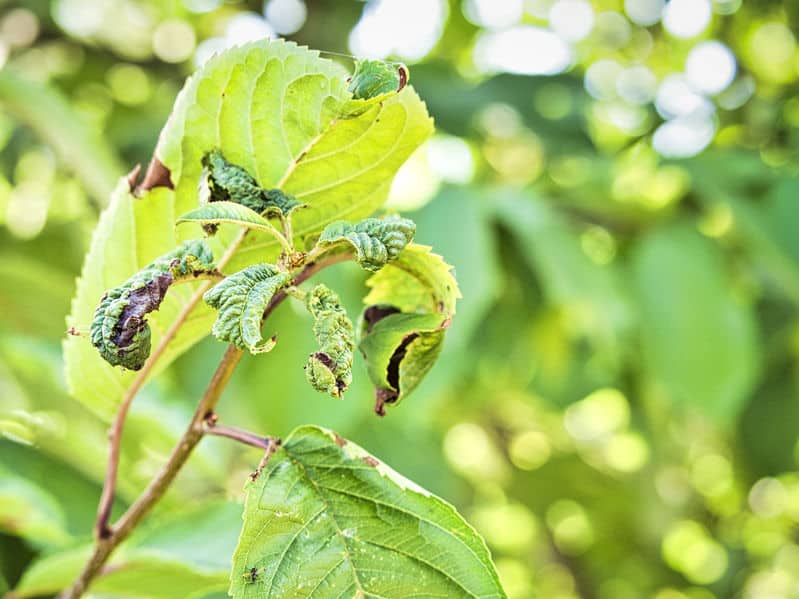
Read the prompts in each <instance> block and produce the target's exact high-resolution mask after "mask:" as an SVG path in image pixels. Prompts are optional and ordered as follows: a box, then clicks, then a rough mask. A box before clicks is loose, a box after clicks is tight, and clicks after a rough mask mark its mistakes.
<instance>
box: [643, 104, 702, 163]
mask: <svg viewBox="0 0 799 599" xmlns="http://www.w3.org/2000/svg"><path fill="white" fill-rule="evenodd" d="M715 134H716V123H715V120H714V119H713V117H712V116H711V115H703V114H694V115H688V116H681V117H677V118H676V119H673V120H671V121H666V122H665V123H663V124H662V125H660V127H658V128H657V130H656V131H655V134H654V136H653V137H652V145H653V147H654V148H655V150H656V151H657V152H658V153H659V154H660V155H661V156H665V157H666V158H689V157H691V156H695V155H697V154H698V153H699V152H701V151H702V150H704V149H705V148H706V147H707V146H708V145H709V144H710V142H711V141H713V136H714V135H715Z"/></svg>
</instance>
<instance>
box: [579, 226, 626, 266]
mask: <svg viewBox="0 0 799 599" xmlns="http://www.w3.org/2000/svg"><path fill="white" fill-rule="evenodd" d="M580 246H581V247H582V248H583V252H585V255H586V256H588V257H589V258H591V260H592V261H593V262H594V263H595V264H600V265H604V264H610V263H611V262H612V261H613V258H615V257H616V251H617V246H616V240H615V239H614V238H613V235H611V234H610V233H609V232H608V230H607V229H605V228H603V227H598V226H592V227H589V228H587V229H586V230H585V231H583V233H582V234H581V235H580Z"/></svg>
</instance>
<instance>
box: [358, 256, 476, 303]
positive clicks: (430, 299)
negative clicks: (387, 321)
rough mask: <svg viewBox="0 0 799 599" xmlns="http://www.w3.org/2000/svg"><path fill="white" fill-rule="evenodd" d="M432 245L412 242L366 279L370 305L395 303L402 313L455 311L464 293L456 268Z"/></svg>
mask: <svg viewBox="0 0 799 599" xmlns="http://www.w3.org/2000/svg"><path fill="white" fill-rule="evenodd" d="M431 249H432V248H430V247H429V246H426V245H418V244H415V243H412V244H410V245H408V247H406V248H405V249H404V250H403V251H402V252H401V253H400V255H399V256H398V257H397V259H396V260H394V261H393V262H391V263H390V264H389V265H388V266H387V267H386V268H384V269H382V270H381V271H380V272H378V273H376V274H374V275H372V277H371V278H370V279H369V280H368V281H367V282H366V284H367V285H368V286H369V287H371V291H370V292H369V294H368V295H367V296H366V297H365V298H364V302H365V303H367V304H391V305H393V306H396V307H397V308H399V309H400V311H402V312H428V313H439V314H448V315H450V316H452V315H454V314H455V302H456V301H457V299H458V298H459V297H460V296H461V294H460V290H459V289H458V283H457V281H456V280H455V277H454V276H453V274H452V267H451V266H450V265H449V264H447V263H446V262H444V259H443V258H442V257H441V256H439V255H438V254H433V253H431V251H430V250H431Z"/></svg>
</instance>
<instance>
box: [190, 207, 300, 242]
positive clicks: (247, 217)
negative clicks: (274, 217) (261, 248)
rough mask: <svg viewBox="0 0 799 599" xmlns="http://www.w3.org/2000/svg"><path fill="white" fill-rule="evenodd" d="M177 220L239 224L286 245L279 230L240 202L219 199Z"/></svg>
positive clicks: (207, 223)
mask: <svg viewBox="0 0 799 599" xmlns="http://www.w3.org/2000/svg"><path fill="white" fill-rule="evenodd" d="M177 222H178V223H189V222H195V223H200V224H202V225H209V224H210V225H218V224H222V223H229V224H233V225H239V226H241V227H246V228H248V229H257V230H259V231H265V232H267V233H269V234H270V235H272V236H273V237H275V238H276V239H278V240H279V241H280V242H281V244H282V245H284V246H286V245H287V242H286V240H285V239H284V238H283V236H282V235H281V234H280V232H279V231H278V230H277V229H276V228H275V227H273V226H272V224H271V223H270V222H269V221H268V220H266V219H265V218H264V217H263V216H261V215H260V214H258V213H257V212H255V211H254V210H252V209H250V208H247V207H246V206H243V205H242V204H235V203H233V202H221V201H220V202H212V203H210V204H205V205H203V206H200V207H199V208H195V209H194V210H191V211H190V212H187V213H186V214H184V215H182V216H180V217H178V220H177Z"/></svg>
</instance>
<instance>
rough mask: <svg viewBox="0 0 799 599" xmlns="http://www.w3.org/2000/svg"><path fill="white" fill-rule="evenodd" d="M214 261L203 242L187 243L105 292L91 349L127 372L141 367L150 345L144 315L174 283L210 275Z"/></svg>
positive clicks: (95, 318) (92, 334)
mask: <svg viewBox="0 0 799 599" xmlns="http://www.w3.org/2000/svg"><path fill="white" fill-rule="evenodd" d="M213 260H214V257H213V255H212V254H211V250H210V249H209V248H208V246H207V245H206V244H205V242H204V241H187V242H185V243H184V244H182V245H181V246H180V247H178V248H177V249H175V250H173V251H171V252H169V253H167V254H164V255H163V256H159V257H158V258H157V259H156V260H155V261H153V262H152V263H151V264H149V265H147V266H146V267H145V268H143V269H142V270H140V271H139V272H137V273H136V274H135V275H133V276H132V277H131V278H129V279H128V280H127V281H125V282H124V283H122V285H119V286H118V287H114V288H113V289H110V290H109V291H107V292H106V294H105V295H104V296H103V299H102V300H101V301H100V305H99V306H98V307H97V310H95V312H94V319H93V320H92V325H91V340H92V345H94V347H96V348H97V350H98V351H99V352H100V355H101V356H102V358H103V359H104V360H105V361H106V362H108V363H109V364H111V365H112V366H123V367H125V368H128V369H130V370H139V369H140V368H141V367H142V366H144V362H145V360H146V359H147V357H148V356H149V355H150V343H151V339H150V337H151V333H150V325H149V324H147V319H146V318H147V315H148V314H149V313H150V312H153V311H155V310H158V308H159V306H160V305H161V302H162V301H163V300H164V297H165V296H166V292H167V291H168V290H169V287H170V286H171V285H172V284H173V283H175V282H177V281H178V280H181V279H184V280H192V279H196V278H197V277H199V276H200V275H201V274H205V273H208V272H211V271H213V270H214V264H213Z"/></svg>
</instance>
